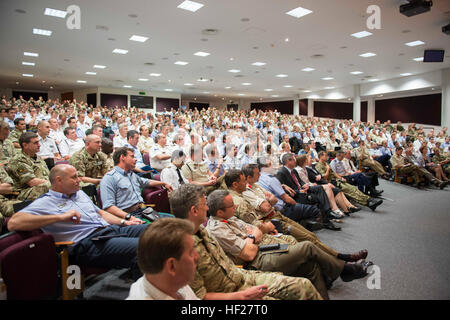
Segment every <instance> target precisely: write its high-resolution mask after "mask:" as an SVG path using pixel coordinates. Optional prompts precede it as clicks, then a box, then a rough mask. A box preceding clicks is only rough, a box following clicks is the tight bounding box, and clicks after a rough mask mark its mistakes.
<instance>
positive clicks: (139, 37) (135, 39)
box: [129, 34, 148, 42]
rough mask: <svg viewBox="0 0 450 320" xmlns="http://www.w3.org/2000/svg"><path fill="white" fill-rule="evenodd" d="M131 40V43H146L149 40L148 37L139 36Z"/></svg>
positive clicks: (133, 36) (134, 36)
mask: <svg viewBox="0 0 450 320" xmlns="http://www.w3.org/2000/svg"><path fill="white" fill-rule="evenodd" d="M129 40H131V41H138V42H145V41H147V40H148V37H143V36H137V35H134V34H133V35H132V36H131V38H130V39H129Z"/></svg>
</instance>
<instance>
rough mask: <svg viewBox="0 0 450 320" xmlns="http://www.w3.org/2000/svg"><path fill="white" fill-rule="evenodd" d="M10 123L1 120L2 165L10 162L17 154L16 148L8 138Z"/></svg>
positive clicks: (0, 146)
mask: <svg viewBox="0 0 450 320" xmlns="http://www.w3.org/2000/svg"><path fill="white" fill-rule="evenodd" d="M9 131H10V128H9V125H8V123H6V122H5V121H0V165H6V164H8V162H9V160H10V159H11V158H12V157H13V156H14V155H15V154H16V149H15V148H14V145H13V144H12V142H11V141H10V140H9V139H8V136H9Z"/></svg>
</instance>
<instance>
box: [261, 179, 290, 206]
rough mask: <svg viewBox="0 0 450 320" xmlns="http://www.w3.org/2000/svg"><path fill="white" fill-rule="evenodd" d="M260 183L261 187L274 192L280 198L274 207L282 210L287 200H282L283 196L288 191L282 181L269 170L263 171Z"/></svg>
mask: <svg viewBox="0 0 450 320" xmlns="http://www.w3.org/2000/svg"><path fill="white" fill-rule="evenodd" d="M258 184H259V186H260V187H261V188H263V189H266V190H267V191H269V192H271V193H273V195H274V196H275V197H276V198H277V200H278V201H277V203H275V205H274V208H275V209H277V210H278V211H280V210H282V209H283V207H284V205H285V202H284V201H283V200H281V196H282V195H283V194H285V193H286V192H285V191H284V189H283V187H282V186H281V183H280V181H279V180H278V179H277V178H275V177H274V176H273V175H271V174H268V173H267V172H261V176H260V177H259V180H258Z"/></svg>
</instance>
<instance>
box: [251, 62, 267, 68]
mask: <svg viewBox="0 0 450 320" xmlns="http://www.w3.org/2000/svg"><path fill="white" fill-rule="evenodd" d="M264 65H266V63H265V62H253V63H252V66H257V67H261V66H264Z"/></svg>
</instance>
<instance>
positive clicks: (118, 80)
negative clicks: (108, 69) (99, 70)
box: [114, 80, 123, 82]
mask: <svg viewBox="0 0 450 320" xmlns="http://www.w3.org/2000/svg"><path fill="white" fill-rule="evenodd" d="M114 81H115V82H123V80H114Z"/></svg>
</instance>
